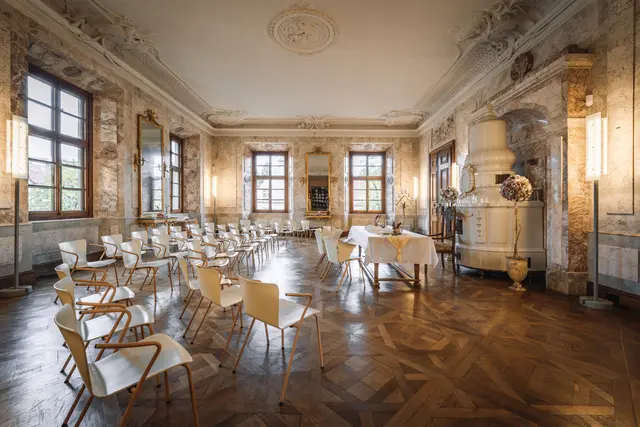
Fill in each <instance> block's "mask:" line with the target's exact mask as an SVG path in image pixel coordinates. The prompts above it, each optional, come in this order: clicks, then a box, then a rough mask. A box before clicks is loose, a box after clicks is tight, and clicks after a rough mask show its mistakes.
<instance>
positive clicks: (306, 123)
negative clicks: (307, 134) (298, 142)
mask: <svg viewBox="0 0 640 427" xmlns="http://www.w3.org/2000/svg"><path fill="white" fill-rule="evenodd" d="M298 117H300V116H298ZM300 118H301V119H302V121H301V122H300V123H298V129H302V130H311V131H322V130H325V129H327V128H330V127H331V125H330V124H329V123H327V120H326V118H325V117H319V116H308V117H300Z"/></svg>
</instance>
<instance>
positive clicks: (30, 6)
mask: <svg viewBox="0 0 640 427" xmlns="http://www.w3.org/2000/svg"><path fill="white" fill-rule="evenodd" d="M5 2H6V3H7V4H9V5H10V6H12V7H14V8H15V9H16V10H18V11H19V12H20V13H22V14H24V15H25V16H27V17H28V18H30V19H32V20H33V21H35V22H36V23H37V24H39V25H40V26H42V27H43V28H44V29H46V31H48V32H50V33H51V34H53V35H54V36H56V37H58V38H60V39H61V40H62V41H64V42H66V43H68V44H69V45H70V46H72V47H73V48H75V49H78V51H79V52H81V53H83V54H84V55H86V56H87V57H89V58H90V59H93V60H95V61H96V62H97V63H98V64H99V65H100V66H102V67H104V68H106V69H107V70H109V71H111V72H113V73H114V74H115V75H116V76H118V77H120V78H122V79H123V80H124V81H127V82H128V83H130V84H131V85H133V86H134V87H139V88H140V89H142V90H144V91H146V92H148V93H149V94H152V95H154V96H156V97H158V98H160V99H159V100H160V101H163V102H166V103H167V105H169V106H171V107H172V108H173V109H175V110H176V112H178V113H179V114H182V115H184V116H185V117H187V118H188V119H189V120H190V121H191V122H192V123H193V124H194V125H195V126H196V127H198V128H199V130H201V131H204V132H207V133H210V134H211V133H212V132H213V129H214V128H213V126H211V124H210V123H208V122H207V121H206V120H204V119H202V117H200V115H199V114H197V113H196V112H195V111H194V110H193V109H191V108H189V107H187V106H186V105H185V102H183V100H179V99H176V97H174V96H173V95H171V94H169V93H168V92H166V91H165V90H164V89H162V88H161V87H160V86H158V85H157V84H156V83H154V82H153V81H152V80H151V79H150V78H148V77H146V76H145V75H143V74H142V73H140V72H138V71H137V70H136V69H135V68H133V67H132V66H131V65H130V64H129V63H128V62H127V61H125V60H124V59H123V58H121V57H120V56H119V55H118V54H117V53H114V52H112V51H111V50H110V49H109V48H108V46H109V43H108V41H109V36H108V35H107V36H105V35H100V36H97V37H92V36H91V35H89V34H87V33H86V32H85V31H84V30H85V26H86V18H84V17H73V18H75V19H71V18H72V17H70V16H67V17H65V16H63V15H61V14H60V13H58V12H57V11H55V10H53V9H52V8H50V7H49V6H48V5H46V4H45V3H44V2H43V1H42V0H5ZM91 3H92V4H95V3H96V2H95V0H91ZM102 9H104V8H102ZM105 10H106V9H105ZM102 13H105V12H102ZM123 31H124V33H125V34H128V35H129V38H128V39H127V38H125V41H127V43H133V42H135V41H136V40H137V41H139V40H141V39H139V38H137V37H136V36H135V35H134V33H132V32H131V30H127V29H126V28H123ZM134 45H135V43H134ZM137 46H139V47H141V48H142V49H143V50H145V51H146V52H147V54H148V55H151V56H154V55H155V54H156V53H157V52H155V51H154V49H151V48H149V45H148V44H146V43H142V42H140V43H138V44H137ZM154 52H155V53H154ZM167 70H168V68H167ZM171 74H172V75H173V76H174V78H176V79H177V76H175V74H174V73H172V72H171ZM179 81H180V82H181V83H182V85H183V86H184V87H185V88H186V87H187V86H186V85H185V84H184V83H183V82H182V81H181V80H179Z"/></svg>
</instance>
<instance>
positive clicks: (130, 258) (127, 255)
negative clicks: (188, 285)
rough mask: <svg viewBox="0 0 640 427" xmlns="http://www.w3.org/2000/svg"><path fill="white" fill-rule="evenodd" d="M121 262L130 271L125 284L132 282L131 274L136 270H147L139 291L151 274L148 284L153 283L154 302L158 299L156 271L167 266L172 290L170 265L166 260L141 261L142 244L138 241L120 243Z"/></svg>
mask: <svg viewBox="0 0 640 427" xmlns="http://www.w3.org/2000/svg"><path fill="white" fill-rule="evenodd" d="M122 261H123V262H124V266H125V267H126V268H127V269H128V270H129V271H131V273H129V278H128V279H127V284H128V283H129V282H131V281H132V279H133V273H135V272H136V271H137V270H147V275H146V276H145V278H144V280H143V281H142V285H140V290H142V288H143V287H144V285H145V282H146V281H147V278H148V277H149V274H150V273H153V274H152V276H151V279H150V280H149V283H151V282H153V298H154V300H155V299H157V298H158V294H157V286H156V274H157V273H158V269H159V268H160V267H162V266H165V265H166V266H167V269H168V270H169V284H170V285H171V290H173V279H172V278H171V265H170V262H169V260H168V259H160V260H154V261H142V243H141V242H140V241H139V240H132V241H130V242H124V243H122Z"/></svg>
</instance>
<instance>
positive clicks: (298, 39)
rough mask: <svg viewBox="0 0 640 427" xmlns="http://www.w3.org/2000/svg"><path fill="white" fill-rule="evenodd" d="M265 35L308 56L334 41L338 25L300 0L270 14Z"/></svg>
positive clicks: (320, 50) (293, 50)
mask: <svg viewBox="0 0 640 427" xmlns="http://www.w3.org/2000/svg"><path fill="white" fill-rule="evenodd" d="M269 35H270V36H271V38H272V39H273V40H274V41H275V42H276V43H278V44H279V45H280V46H282V47H283V48H284V49H287V50H289V51H291V52H295V53H297V54H299V55H303V56H309V55H313V54H316V53H319V52H322V51H323V50H325V49H327V48H328V47H330V46H331V45H332V44H333V43H335V41H336V39H337V37H338V29H337V27H336V24H335V23H334V21H333V19H331V17H329V16H328V15H326V14H324V13H322V12H320V11H318V10H316V9H314V8H313V7H312V6H309V5H307V4H304V3H303V2H300V3H297V4H294V5H293V6H291V7H290V8H289V9H287V10H285V11H283V12H281V13H280V14H278V16H276V17H275V18H273V20H272V21H271V23H270V24H269Z"/></svg>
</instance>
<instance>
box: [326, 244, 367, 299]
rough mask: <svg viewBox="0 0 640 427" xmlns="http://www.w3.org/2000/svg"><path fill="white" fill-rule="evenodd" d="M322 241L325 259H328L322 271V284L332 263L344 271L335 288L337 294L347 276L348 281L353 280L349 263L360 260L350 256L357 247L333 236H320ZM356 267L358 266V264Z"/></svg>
mask: <svg viewBox="0 0 640 427" xmlns="http://www.w3.org/2000/svg"><path fill="white" fill-rule="evenodd" d="M322 239H323V241H324V247H325V250H326V251H327V258H328V259H329V263H328V264H327V266H326V267H325V269H324V271H323V275H322V278H321V280H322V281H323V282H324V279H326V277H327V275H328V274H329V268H330V267H331V266H332V265H333V264H334V263H338V264H339V265H340V266H342V267H344V271H343V272H342V276H341V277H340V282H339V283H338V287H337V288H336V292H338V291H339V290H340V286H342V282H344V279H345V277H346V275H347V274H348V275H349V280H352V279H353V276H352V274H351V261H360V258H359V257H352V256H351V254H352V252H353V250H354V249H355V248H356V247H357V246H358V245H354V244H351V243H347V242H343V241H342V240H339V239H338V238H337V237H335V236H331V235H326V234H323V235H322ZM345 264H346V266H345ZM358 265H360V264H359V263H358Z"/></svg>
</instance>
